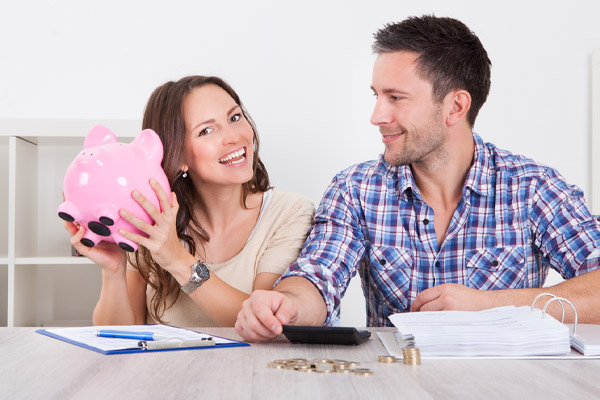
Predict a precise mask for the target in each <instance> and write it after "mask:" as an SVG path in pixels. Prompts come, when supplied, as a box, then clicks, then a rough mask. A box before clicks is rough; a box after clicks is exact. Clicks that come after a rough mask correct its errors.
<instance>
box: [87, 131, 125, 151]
mask: <svg viewBox="0 0 600 400" xmlns="http://www.w3.org/2000/svg"><path fill="white" fill-rule="evenodd" d="M116 141H117V137H116V136H115V134H114V133H112V131H111V130H110V129H108V128H107V127H105V126H102V125H96V126H95V127H93V128H92V130H90V131H89V133H88V134H87V136H86V137H85V142H83V148H84V149H87V148H90V147H96V146H100V145H103V144H107V143H114V142H116Z"/></svg>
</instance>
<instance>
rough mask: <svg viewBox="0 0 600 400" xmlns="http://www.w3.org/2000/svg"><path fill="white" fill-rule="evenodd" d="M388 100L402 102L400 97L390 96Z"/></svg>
mask: <svg viewBox="0 0 600 400" xmlns="http://www.w3.org/2000/svg"><path fill="white" fill-rule="evenodd" d="M390 99H392V101H399V100H402V97H398V96H390Z"/></svg>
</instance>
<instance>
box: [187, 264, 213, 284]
mask: <svg viewBox="0 0 600 400" xmlns="http://www.w3.org/2000/svg"><path fill="white" fill-rule="evenodd" d="M193 267H194V275H192V279H191V280H192V281H194V282H198V283H200V282H204V281H205V280H207V279H208V278H210V272H209V270H208V267H207V266H206V264H204V263H198V264H194V266H193Z"/></svg>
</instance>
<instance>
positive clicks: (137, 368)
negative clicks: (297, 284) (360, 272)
mask: <svg viewBox="0 0 600 400" xmlns="http://www.w3.org/2000/svg"><path fill="white" fill-rule="evenodd" d="M390 329H391V330H393V329H394V328H381V329H372V331H376V330H390ZM198 330H199V331H201V332H204V333H209V334H213V335H219V336H223V337H228V338H232V339H238V340H239V336H237V334H236V333H235V331H234V330H233V328H204V329H203V328H200V329H198ZM385 353H386V352H385V349H384V347H383V346H382V344H381V342H380V341H379V339H378V337H377V335H376V334H373V335H372V337H371V339H370V340H369V341H368V342H366V343H364V344H362V345H360V346H327V345H299V344H291V343H289V342H287V341H285V340H284V339H280V340H277V341H273V342H270V343H265V344H252V345H251V346H250V347H237V348H226V349H206V350H184V351H169V352H158V353H144V354H124V355H102V354H99V353H96V352H93V351H91V350H87V349H84V348H81V347H78V346H74V345H71V344H68V343H65V342H62V341H59V340H56V339H53V338H50V337H47V336H43V335H40V334H38V333H35V328H0V359H1V361H0V398H2V399H11V400H12V399H103V400H118V399H200V398H202V399H261V400H262V399H282V400H291V399H303V400H305V399H344V400H349V399H370V400H379V399H411V400H412V399H460V400H465V399H503V400H505V399H530V398H536V399H537V398H539V399H577V400H579V399H599V398H600V360H424V361H423V363H422V364H421V365H418V366H408V365H403V364H400V363H396V364H382V363H379V362H378V361H377V357H378V356H379V355H382V354H385ZM287 358H307V359H316V358H327V359H343V360H348V361H358V362H359V363H360V366H361V367H365V368H371V369H372V370H373V371H374V375H373V376H356V375H351V374H317V373H311V374H307V373H302V372H297V371H289V370H277V369H272V368H268V367H267V363H268V362H270V361H273V360H276V359H287Z"/></svg>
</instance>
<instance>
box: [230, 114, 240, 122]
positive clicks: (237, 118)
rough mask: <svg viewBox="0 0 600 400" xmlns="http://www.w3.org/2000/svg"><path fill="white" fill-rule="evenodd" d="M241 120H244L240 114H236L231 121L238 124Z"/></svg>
mask: <svg viewBox="0 0 600 400" xmlns="http://www.w3.org/2000/svg"><path fill="white" fill-rule="evenodd" d="M240 119H242V116H241V115H240V114H235V115H234V116H232V117H231V119H230V121H231V122H238V121H239V120H240Z"/></svg>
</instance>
